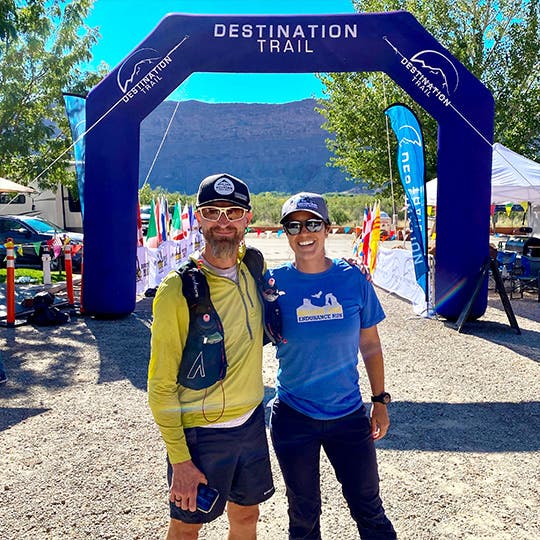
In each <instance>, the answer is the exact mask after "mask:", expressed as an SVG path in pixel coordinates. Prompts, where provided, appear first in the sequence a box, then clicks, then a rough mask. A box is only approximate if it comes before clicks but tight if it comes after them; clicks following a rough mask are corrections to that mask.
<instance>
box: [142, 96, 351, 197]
mask: <svg viewBox="0 0 540 540" xmlns="http://www.w3.org/2000/svg"><path fill="white" fill-rule="evenodd" d="M175 106H176V102H171V101H166V102H163V103H162V104H161V105H160V106H159V107H158V108H157V109H155V110H154V111H153V112H152V113H151V114H150V115H149V116H148V117H147V118H146V119H145V120H144V122H143V123H142V124H141V138H140V141H141V157H140V170H139V177H140V184H142V182H143V181H144V179H145V178H146V176H147V174H148V171H149V169H150V166H151V164H152V161H153V160H154V157H155V155H156V152H157V149H158V147H159V145H160V143H161V140H162V138H163V135H164V133H165V131H166V130H167V126H168V124H169V121H170V119H171V116H172V114H173V112H174V109H175ZM315 106H316V102H315V101H314V100H303V101H295V102H291V103H285V104H247V103H202V102H198V101H185V102H181V103H180V105H179V107H178V110H177V111H176V114H175V115H174V119H173V122H172V124H171V127H170V129H169V132H168V135H167V137H166V139H165V142H164V144H163V147H162V149H161V151H160V152H159V155H158V158H157V160H156V162H155V164H154V166H153V169H152V172H151V174H150V176H149V180H148V182H149V184H150V186H151V187H152V188H156V187H157V186H161V187H163V188H165V189H167V190H168V191H169V192H175V191H178V192H181V193H187V194H191V193H195V192H196V190H197V187H198V185H199V182H200V181H201V179H202V178H204V177H205V176H207V175H209V174H213V173H216V172H229V173H231V174H234V175H235V176H238V177H240V178H242V179H243V180H245V181H246V182H247V183H248V184H249V186H250V188H251V190H252V191H253V193H260V192H262V191H280V192H285V193H294V192H297V191H301V190H309V191H315V192H321V193H328V192H331V191H346V190H350V189H351V188H353V187H354V186H355V184H353V183H352V182H350V181H346V180H345V174H344V173H342V172H340V171H339V170H337V169H335V168H333V167H328V166H327V165H326V164H327V163H328V161H329V159H330V153H329V151H328V150H327V148H326V145H325V139H326V138H327V137H328V133H327V132H326V131H324V130H323V129H322V128H321V124H322V123H323V120H324V119H323V117H322V116H321V115H320V114H319V113H317V112H316V111H315V110H314V108H315Z"/></svg>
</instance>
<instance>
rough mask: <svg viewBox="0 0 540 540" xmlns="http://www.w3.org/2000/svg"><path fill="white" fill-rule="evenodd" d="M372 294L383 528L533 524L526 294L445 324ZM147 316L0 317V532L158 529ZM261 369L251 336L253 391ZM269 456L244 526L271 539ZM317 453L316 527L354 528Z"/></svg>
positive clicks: (461, 535) (522, 531)
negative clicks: (382, 388)
mask: <svg viewBox="0 0 540 540" xmlns="http://www.w3.org/2000/svg"><path fill="white" fill-rule="evenodd" d="M249 243H250V244H252V245H256V246H257V247H260V248H261V249H262V250H263V252H264V253H265V255H266V256H267V259H268V262H269V264H270V265H271V264H273V263H275V262H278V261H280V260H283V259H286V258H287V257H290V254H289V253H288V249H287V247H286V240H285V239H283V238H280V239H277V238H275V237H274V238H256V237H252V238H250V239H249ZM328 246H329V252H330V254H332V255H346V254H348V253H349V250H350V240H349V239H348V238H346V237H344V236H343V235H341V236H335V237H330V239H329V243H328ZM378 293H379V298H380V300H381V302H382V304H383V307H384V309H385V311H386V314H387V319H386V320H385V321H384V322H383V323H381V324H380V325H379V331H380V334H381V339H382V341H383V347H384V350H385V358H386V373H387V388H388V389H389V390H390V391H391V392H392V394H393V396H394V403H392V405H391V406H390V418H391V421H392V426H391V428H390V432H389V434H388V435H387V437H386V438H385V439H383V440H382V441H380V442H379V443H378V458H379V469H380V475H381V491H382V497H383V501H384V504H385V507H386V510H387V513H388V515H389V517H390V518H391V519H392V521H393V523H394V525H395V527H396V530H397V531H398V536H399V538H400V539H403V540H405V539H411V540H412V539H426V540H431V539H433V540H435V539H471V540H472V539H497V540H499V539H501V540H502V539H509V540H510V539H512V540H520V539H523V540H525V539H532V538H540V478H539V476H540V467H539V463H540V459H539V458H540V402H539V398H538V396H539V391H540V377H539V375H540V373H539V371H540V369H539V368H540V364H539V363H540V322H539V321H540V304H538V303H537V302H536V301H535V299H534V298H533V297H532V296H529V297H527V298H524V299H523V300H521V299H520V300H517V299H516V300H513V301H512V306H513V308H514V311H515V313H516V316H517V320H518V323H519V325H520V328H521V329H522V334H521V335H517V334H516V333H515V332H514V331H513V330H512V329H511V328H510V326H509V325H508V321H507V319H506V315H505V313H504V311H503V309H502V305H501V302H500V300H499V299H498V297H496V296H491V297H490V300H489V307H488V310H487V312H486V314H485V315H484V316H483V317H482V319H481V320H480V321H478V322H475V323H468V324H466V325H465V326H464V328H463V332H462V333H458V332H456V331H455V330H454V328H453V326H452V324H450V323H448V322H445V321H441V320H436V319H431V320H428V319H421V318H417V317H415V316H414V315H413V312H412V309H411V306H410V305H409V304H408V303H407V302H405V301H403V300H401V299H399V298H397V297H395V296H393V295H389V294H387V293H386V292H385V291H382V290H379V291H378ZM150 323H151V299H148V298H142V299H140V300H139V301H138V302H137V307H136V310H135V312H134V313H133V314H131V315H130V316H129V317H127V318H125V319H121V320H116V321H102V320H95V319H92V318H83V317H79V318H77V317H74V318H73V319H72V320H71V322H70V323H68V324H66V325H63V326H59V327H56V328H34V327H31V326H20V327H16V328H11V329H1V330H0V347H1V350H2V353H3V359H4V363H5V366H6V370H7V372H8V376H9V381H8V383H7V384H5V385H3V386H0V470H1V471H2V472H1V475H0V539H2V540H4V539H9V540H11V539H13V540H19V539H38V540H41V539H88V538H90V539H102V538H103V539H106V538H109V539H121V540H124V539H141V540H147V539H148V540H152V539H159V538H163V537H164V535H165V531H166V527H167V523H168V508H167V504H166V501H167V488H166V480H165V466H164V458H165V455H164V446H163V444H162V442H161V439H160V436H159V433H158V431H157V428H156V427H155V425H154V423H153V420H152V418H151V415H150V412H149V409H148V407H147V404H146V393H145V385H146V368H147V362H148V356H149V337H150V333H149V329H150ZM360 369H361V377H362V381H363V383H364V384H363V387H364V388H366V382H365V381H366V377H365V375H364V373H363V371H362V368H360ZM275 371H276V362H275V357H274V353H273V350H272V348H271V347H270V346H266V347H265V370H264V380H265V384H266V387H267V398H269V397H271V396H272V395H273V385H274V375H275ZM366 393H368V391H367V390H366ZM272 459H273V468H274V476H275V481H276V488H277V492H276V494H275V496H274V497H273V498H272V499H270V501H268V502H266V503H264V504H263V505H261V518H260V524H259V538H261V539H272V540H279V539H285V538H286V537H287V534H286V522H287V519H286V511H287V506H286V501H285V495H284V486H283V482H282V480H281V477H280V473H279V469H278V467H277V464H276V462H275V460H274V458H273V456H272ZM322 464H323V465H322V484H323V514H322V531H323V538H324V539H333V540H344V539H353V538H357V537H358V535H357V533H356V532H355V527H354V526H353V524H352V520H351V518H350V516H349V513H348V510H347V507H346V505H345V503H344V501H343V499H342V496H341V494H340V490H339V486H338V485H337V484H336V481H335V479H334V475H333V473H332V471H331V469H330V468H329V466H328V464H327V462H326V461H325V458H324V457H323V460H322ZM226 530H227V526H226V519H225V518H224V517H221V518H220V519H218V520H216V521H215V522H214V523H212V524H210V525H209V526H206V527H205V528H204V529H203V531H204V532H203V533H202V534H201V538H204V539H216V540H220V539H225V538H226V535H227V533H226Z"/></svg>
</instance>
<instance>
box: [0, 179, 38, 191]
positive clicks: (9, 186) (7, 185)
mask: <svg viewBox="0 0 540 540" xmlns="http://www.w3.org/2000/svg"><path fill="white" fill-rule="evenodd" d="M34 191H35V190H34V189H32V188H31V187H28V186H23V185H22V184H17V183H16V182H13V181H12V180H8V179H7V178H0V193H33V192H34Z"/></svg>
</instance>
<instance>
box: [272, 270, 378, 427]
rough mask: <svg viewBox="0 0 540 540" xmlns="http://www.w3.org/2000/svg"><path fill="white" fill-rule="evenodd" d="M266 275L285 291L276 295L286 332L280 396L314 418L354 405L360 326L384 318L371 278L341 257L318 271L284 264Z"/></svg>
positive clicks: (358, 396) (340, 412)
mask: <svg viewBox="0 0 540 540" xmlns="http://www.w3.org/2000/svg"><path fill="white" fill-rule="evenodd" d="M265 278H266V279H267V280H270V284H271V285H273V286H274V287H276V288H277V289H278V290H279V291H281V292H282V293H284V294H281V295H280V296H279V298H278V300H277V301H278V302H279V305H280V308H281V313H282V319H283V328H282V335H283V337H284V341H283V342H282V343H280V344H279V345H278V346H277V357H278V360H279V369H278V373H277V384H276V387H277V395H278V398H279V399H280V400H282V401H283V402H285V403H286V404H287V405H289V406H291V407H293V408H294V409H296V410H298V411H300V412H302V413H303V414H306V415H307V416H310V417H312V418H317V419H332V418H339V417H342V416H345V415H347V414H350V413H351V412H353V411H355V410H356V409H358V408H359V407H360V406H361V404H362V396H361V394H360V388H359V385H358V368H357V366H358V351H359V341H360V329H361V328H369V327H371V326H374V325H375V324H377V323H379V322H381V321H382V320H383V319H384V312H383V309H382V307H381V304H380V303H379V300H378V298H377V296H376V294H375V290H374V289H373V286H372V285H371V283H369V282H368V281H367V280H366V278H365V277H364V275H363V274H362V272H360V270H359V269H358V268H356V267H354V266H351V265H349V264H348V263H347V262H345V261H343V260H341V259H334V260H333V264H332V267H331V268H330V269H328V270H327V271H325V272H322V273H319V274H305V273H302V272H299V271H298V270H297V269H296V268H295V267H294V266H293V265H292V264H291V263H287V264H284V265H282V266H278V267H277V268H274V269H272V270H269V271H268V272H267V273H266V275H265ZM272 278H273V280H274V282H275V283H273V282H272V281H271V279H272Z"/></svg>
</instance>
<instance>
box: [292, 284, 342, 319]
mask: <svg viewBox="0 0 540 540" xmlns="http://www.w3.org/2000/svg"><path fill="white" fill-rule="evenodd" d="M321 297H322V290H321V291H319V292H318V293H315V294H312V295H311V298H304V299H303V301H302V305H301V306H298V308H296V320H297V321H298V322H299V323H306V322H313V321H329V320H331V319H343V306H342V305H341V304H340V303H339V302H338V300H337V298H336V297H335V296H334V294H333V293H331V292H329V293H326V294H325V295H324V305H319V303H320V299H321ZM312 299H313V300H312ZM313 302H316V304H314V303H313Z"/></svg>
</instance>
